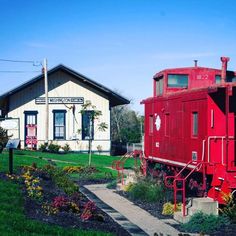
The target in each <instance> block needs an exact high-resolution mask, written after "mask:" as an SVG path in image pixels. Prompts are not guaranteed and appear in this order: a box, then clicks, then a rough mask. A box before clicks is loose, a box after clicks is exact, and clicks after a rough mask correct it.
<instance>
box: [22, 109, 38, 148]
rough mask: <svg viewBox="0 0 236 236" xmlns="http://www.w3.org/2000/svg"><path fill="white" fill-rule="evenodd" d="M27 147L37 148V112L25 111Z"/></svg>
mask: <svg viewBox="0 0 236 236" xmlns="http://www.w3.org/2000/svg"><path fill="white" fill-rule="evenodd" d="M24 114H25V147H27V148H31V149H36V147H37V114H38V112H37V111H25V112H24Z"/></svg>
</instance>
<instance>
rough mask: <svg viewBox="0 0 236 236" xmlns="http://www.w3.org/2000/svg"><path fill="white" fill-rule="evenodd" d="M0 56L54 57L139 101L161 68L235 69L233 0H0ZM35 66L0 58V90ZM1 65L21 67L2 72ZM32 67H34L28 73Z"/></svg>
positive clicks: (13, 84)
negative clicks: (225, 61) (223, 61)
mask: <svg viewBox="0 0 236 236" xmlns="http://www.w3.org/2000/svg"><path fill="white" fill-rule="evenodd" d="M0 6H1V8H0V9H1V14H0V22H1V23H0V59H15V60H33V61H42V60H43V58H45V57H46V58H47V59H48V66H49V68H52V67H54V66H56V65H58V64H60V63H62V64H64V65H66V66H69V67H71V68H72V69H75V70H77V71H78V72H80V73H82V74H84V75H86V76H87V77H89V78H91V79H93V80H96V81H97V82H99V83H102V84H103V85H105V86H107V87H109V88H110V89H114V90H116V91H119V93H121V94H122V95H123V96H125V97H127V98H129V99H132V103H133V104H132V108H133V109H135V110H136V111H138V112H139V113H141V114H142V113H143V107H142V105H139V102H140V101H141V100H142V99H143V98H146V97H149V96H151V95H152V76H153V75H154V74H155V73H156V72H158V71H160V70H162V69H166V68H172V67H174V68H175V67H185V66H192V65H193V60H194V59H197V60H199V65H201V66H206V67H213V68H220V67H221V62H220V56H222V55H224V56H229V57H230V58H231V60H230V62H229V69H231V70H234V71H235V70H236V2H235V1H233V0H224V1H223V0H172V1H171V0H169V1H164V0H83V1H82V0H70V1H64V0H57V1H54V0H47V1H46V0H41V1H36V0H31V1H29V0H25V1H22V0H12V1H9V0H0ZM39 70H40V67H34V66H32V65H31V64H23V63H7V62H1V61H0V77H1V81H2V83H1V86H0V94H2V93H4V92H6V91H8V90H10V89H12V88H13V87H16V86H17V85H19V84H21V83H23V82H24V81H27V80H29V79H31V78H33V77H34V76H36V75H38V73H39V72H37V71H39ZM3 71H26V72H25V73H9V72H8V73H3ZM32 71H36V72H32Z"/></svg>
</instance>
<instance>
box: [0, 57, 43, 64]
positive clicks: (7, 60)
mask: <svg viewBox="0 0 236 236" xmlns="http://www.w3.org/2000/svg"><path fill="white" fill-rule="evenodd" d="M0 61H5V62H14V63H30V64H33V66H42V62H40V61H25V60H12V59H2V58H0Z"/></svg>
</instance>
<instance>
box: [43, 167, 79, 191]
mask: <svg viewBox="0 0 236 236" xmlns="http://www.w3.org/2000/svg"><path fill="white" fill-rule="evenodd" d="M43 169H44V170H45V171H47V172H48V173H49V174H50V176H51V177H52V179H53V181H54V182H55V184H56V185H57V186H58V187H59V188H62V189H63V191H64V192H65V193H66V194H68V195H72V194H74V193H76V192H78V191H79V187H78V185H76V184H75V183H74V182H73V181H72V180H71V179H70V178H69V177H68V176H67V175H66V174H65V173H64V172H63V171H62V170H60V169H58V168H56V167H53V166H51V165H46V166H44V167H43Z"/></svg>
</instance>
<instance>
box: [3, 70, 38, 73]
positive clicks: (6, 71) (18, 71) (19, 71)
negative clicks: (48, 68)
mask: <svg viewBox="0 0 236 236" xmlns="http://www.w3.org/2000/svg"><path fill="white" fill-rule="evenodd" d="M39 72H42V71H40V70H35V71H21V70H16V71H11V70H9V71H8V70H2V71H0V73H39Z"/></svg>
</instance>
